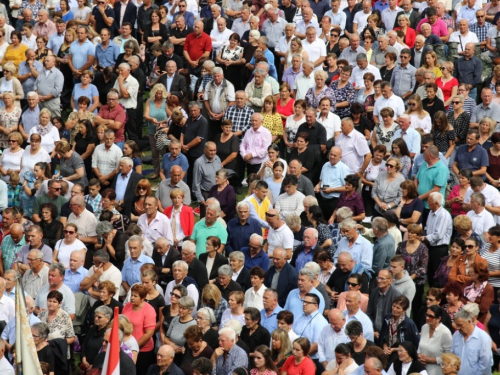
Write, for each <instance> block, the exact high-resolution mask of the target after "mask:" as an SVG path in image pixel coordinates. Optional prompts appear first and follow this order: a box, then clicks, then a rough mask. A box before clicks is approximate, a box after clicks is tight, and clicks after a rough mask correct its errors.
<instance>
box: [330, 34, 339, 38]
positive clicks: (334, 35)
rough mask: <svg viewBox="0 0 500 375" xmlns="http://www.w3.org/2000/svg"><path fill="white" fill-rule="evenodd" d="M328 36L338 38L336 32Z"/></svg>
mask: <svg viewBox="0 0 500 375" xmlns="http://www.w3.org/2000/svg"><path fill="white" fill-rule="evenodd" d="M330 36H333V37H334V38H338V37H339V35H338V34H330Z"/></svg>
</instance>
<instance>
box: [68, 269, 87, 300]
mask: <svg viewBox="0 0 500 375" xmlns="http://www.w3.org/2000/svg"><path fill="white" fill-rule="evenodd" d="M87 272H88V270H87V269H86V268H84V267H83V266H81V267H80V268H78V269H77V270H76V271H75V272H74V273H73V271H71V269H70V268H67V269H66V272H65V274H64V281H63V283H64V285H66V286H67V287H68V288H70V289H71V291H72V292H73V293H78V292H81V290H80V283H81V282H82V281H83V279H85V276H87Z"/></svg>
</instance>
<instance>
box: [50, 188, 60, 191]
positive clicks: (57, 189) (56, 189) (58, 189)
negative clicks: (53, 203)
mask: <svg viewBox="0 0 500 375" xmlns="http://www.w3.org/2000/svg"><path fill="white" fill-rule="evenodd" d="M51 189H54V190H55V191H61V189H62V188H55V187H51Z"/></svg>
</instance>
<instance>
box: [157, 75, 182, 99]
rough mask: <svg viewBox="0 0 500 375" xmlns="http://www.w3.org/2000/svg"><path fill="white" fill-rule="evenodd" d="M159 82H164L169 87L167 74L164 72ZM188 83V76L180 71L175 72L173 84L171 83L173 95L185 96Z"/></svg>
mask: <svg viewBox="0 0 500 375" xmlns="http://www.w3.org/2000/svg"><path fill="white" fill-rule="evenodd" d="M159 83H161V84H163V86H165V87H167V75H166V74H164V75H162V76H161V77H160V80H159ZM167 91H168V90H167ZM187 92H188V91H187V85H186V78H184V76H182V75H180V74H179V73H177V72H176V73H174V77H173V79H172V84H171V85H170V93H171V94H172V95H175V96H177V97H178V98H179V99H182V98H184V96H186V94H187Z"/></svg>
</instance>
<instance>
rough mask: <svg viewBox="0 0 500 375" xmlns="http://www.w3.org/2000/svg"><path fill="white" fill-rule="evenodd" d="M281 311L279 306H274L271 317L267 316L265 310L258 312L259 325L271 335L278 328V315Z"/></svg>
mask: <svg viewBox="0 0 500 375" xmlns="http://www.w3.org/2000/svg"><path fill="white" fill-rule="evenodd" d="M281 311H283V309H282V308H281V307H280V305H278V306H276V308H275V309H274V310H273V312H272V313H271V315H269V316H267V312H266V309H262V310H260V325H261V326H262V327H264V328H265V329H267V330H268V331H269V333H273V331H274V330H275V329H277V328H278V314H279V313H280V312H281Z"/></svg>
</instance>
